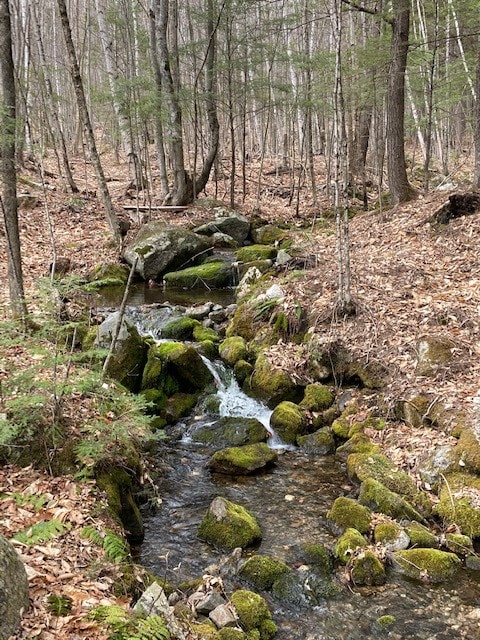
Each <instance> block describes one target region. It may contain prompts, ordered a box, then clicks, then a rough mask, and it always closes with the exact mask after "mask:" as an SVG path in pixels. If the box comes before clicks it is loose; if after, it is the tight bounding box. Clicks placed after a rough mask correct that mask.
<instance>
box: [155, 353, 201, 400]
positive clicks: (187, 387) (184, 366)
mask: <svg viewBox="0 0 480 640" xmlns="http://www.w3.org/2000/svg"><path fill="white" fill-rule="evenodd" d="M154 348H155V349H156V353H157V354H158V356H159V358H160V360H161V361H163V362H164V363H165V365H166V372H167V374H171V375H172V376H173V378H174V379H175V380H177V381H178V387H179V390H180V391H184V392H195V391H203V390H204V389H205V387H206V386H207V385H208V384H210V383H211V382H213V375H212V373H211V372H210V370H209V369H208V367H207V365H206V364H205V363H204V362H203V360H202V358H201V357H200V356H199V355H198V353H197V351H196V350H195V349H194V347H192V345H186V344H183V343H181V342H162V343H160V344H159V345H157V346H156V347H154ZM160 388H162V387H160ZM167 395H169V394H167Z"/></svg>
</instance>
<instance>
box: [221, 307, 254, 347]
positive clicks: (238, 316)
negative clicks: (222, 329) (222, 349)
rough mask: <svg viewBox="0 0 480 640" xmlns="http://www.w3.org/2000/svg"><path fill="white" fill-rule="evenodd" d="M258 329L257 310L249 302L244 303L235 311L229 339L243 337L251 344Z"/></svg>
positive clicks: (228, 333) (228, 330)
mask: <svg viewBox="0 0 480 640" xmlns="http://www.w3.org/2000/svg"><path fill="white" fill-rule="evenodd" d="M256 329H257V323H256V320H255V310H254V308H253V307H252V305H250V304H248V302H243V303H242V304H239V305H238V307H237V309H236V310H235V313H234V314H233V317H232V319H231V321H230V324H229V325H228V327H227V331H226V335H227V338H231V337H234V336H241V337H242V338H244V339H245V340H246V342H250V341H251V340H253V338H254V337H255V334H256Z"/></svg>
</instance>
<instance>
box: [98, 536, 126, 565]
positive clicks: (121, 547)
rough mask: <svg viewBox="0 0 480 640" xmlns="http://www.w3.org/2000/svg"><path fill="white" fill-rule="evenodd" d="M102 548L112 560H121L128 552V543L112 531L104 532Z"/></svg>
mask: <svg viewBox="0 0 480 640" xmlns="http://www.w3.org/2000/svg"><path fill="white" fill-rule="evenodd" d="M103 548H104V549H105V552H106V554H107V556H108V557H109V558H110V560H113V562H122V560H125V559H126V558H127V557H128V555H129V554H130V549H129V546H128V543H127V542H126V541H125V540H124V539H123V538H121V537H120V536H119V535H117V534H116V533H113V531H107V532H106V533H105V537H104V539H103Z"/></svg>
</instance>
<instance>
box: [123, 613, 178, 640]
mask: <svg viewBox="0 0 480 640" xmlns="http://www.w3.org/2000/svg"><path fill="white" fill-rule="evenodd" d="M125 640H170V632H169V630H168V628H167V626H166V625H165V620H164V618H163V617H162V616H148V618H145V620H139V621H138V624H137V629H136V631H135V632H134V633H133V634H131V635H129V636H127V637H126V638H125Z"/></svg>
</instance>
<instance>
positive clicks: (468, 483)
mask: <svg viewBox="0 0 480 640" xmlns="http://www.w3.org/2000/svg"><path fill="white" fill-rule="evenodd" d="M479 497H480V478H479V477H478V476H474V475H471V474H469V473H450V474H448V475H447V476H446V477H445V481H444V483H443V484H442V488H441V489H440V502H439V503H438V504H437V505H435V507H434V509H433V512H434V514H436V515H438V516H440V517H441V518H443V520H444V521H445V523H446V524H456V525H457V526H458V527H460V529H461V532H462V533H463V534H464V535H466V536H468V537H469V538H478V537H480V508H479V507H478V503H479V502H478V501H479Z"/></svg>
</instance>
